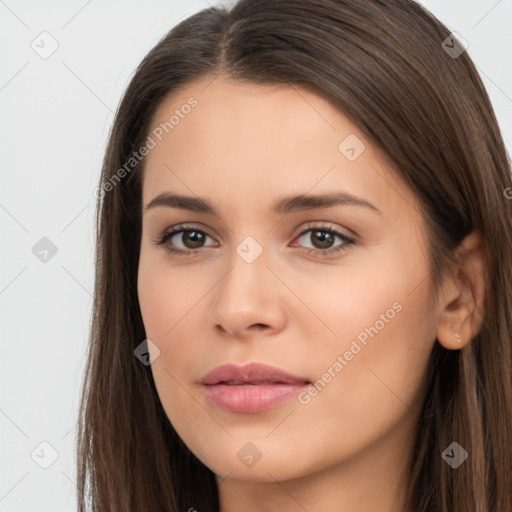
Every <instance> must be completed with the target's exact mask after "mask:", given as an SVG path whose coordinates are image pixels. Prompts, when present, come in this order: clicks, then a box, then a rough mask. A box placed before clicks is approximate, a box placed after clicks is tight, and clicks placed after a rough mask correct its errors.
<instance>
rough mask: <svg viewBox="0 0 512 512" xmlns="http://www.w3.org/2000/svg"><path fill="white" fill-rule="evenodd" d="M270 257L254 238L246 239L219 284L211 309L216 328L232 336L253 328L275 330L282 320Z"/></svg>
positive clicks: (238, 247)
mask: <svg viewBox="0 0 512 512" xmlns="http://www.w3.org/2000/svg"><path fill="white" fill-rule="evenodd" d="M269 256H270V253H269V251H268V250H267V249H264V247H263V245H262V244H260V243H259V242H258V241H256V239H255V238H253V237H246V238H245V239H243V240H242V242H240V243H239V244H238V245H237V246H236V247H235V248H234V250H233V253H232V255H231V257H230V258H229V263H228V264H229V267H230V270H229V272H228V273H227V274H226V275H225V276H224V278H223V279H221V281H220V282H219V283H218V285H217V287H216V290H215V301H214V304H213V306H212V315H213V318H212V320H213V322H214V324H218V325H221V326H222V327H223V328H224V330H226V331H229V332H234V331H243V330H244V329H245V328H247V327H250V326H251V325H253V324H265V325H267V326H271V327H276V326H277V325H278V324H279V323H280V321H281V319H280V315H281V312H280V311H279V306H278V297H279V296H280V294H279V293H278V292H277V290H276V286H278V284H279V283H278V282H276V279H275V277H274V276H273V274H272V272H270V270H269V269H268V268H267V265H269V263H270V261H269Z"/></svg>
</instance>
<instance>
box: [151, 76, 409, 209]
mask: <svg viewBox="0 0 512 512" xmlns="http://www.w3.org/2000/svg"><path fill="white" fill-rule="evenodd" d="M155 134H156V135H155ZM149 135H150V136H151V137H152V138H153V139H154V141H155V143H156V145H155V147H154V148H153V149H152V150H151V151H150V153H149V154H148V156H147V157H146V163H145V170H144V186H143V196H144V203H147V202H148V200H149V199H150V198H151V197H153V196H155V195H156V194H158V193H161V192H164V191H176V192H180V193H186V194H187V195H191V193H192V194H195V195H199V196H208V197H212V196H218V199H219V200H220V201H222V200H224V199H226V200H229V202H230V205H231V206H232V207H235V206H242V205H245V206H246V207H248V206H249V205H250V204H254V205H255V206H256V205H257V204H258V203H261V202H262V200H263V199H265V198H269V200H270V199H271V198H272V199H273V198H274V197H277V196H279V197H281V196H283V195H286V194H294V193H297V194H299V193H301V194H305V193H308V191H310V190H311V191H312V192H315V193H326V192H330V191H333V190H339V189H340V188H341V189H342V190H343V191H346V192H348V193H352V194H355V195H364V196H365V197H366V198H368V199H370V198H372V199H373V201H372V202H374V203H376V204H380V205H381V206H382V209H384V210H385V209H386V207H389V208H391V210H395V212H396V210H397V209H398V210H400V211H402V212H403V211H404V210H405V209H407V207H408V205H409V208H410V206H411V203H414V198H413V197H412V194H411V193H410V192H409V191H408V190H406V188H405V186H404V185H403V183H402V182H401V180H400V179H399V178H398V175H397V173H396V172H394V170H393V169H392V168H391V165H390V163H389V161H388V159H387V158H386V157H385V155H384V154H383V152H381V151H380V150H379V149H378V148H377V147H375V146H374V145H373V144H372V143H371V142H370V141H369V140H368V138H367V137H365V136H364V134H363V133H362V132H361V130H360V129H359V128H358V127H357V126H356V125H355V124H354V123H353V122H352V121H351V120H350V119H349V118H348V117H346V116H345V115H344V114H343V113H342V112H341V111H340V110H339V109H337V108H336V107H335V106H334V105H333V104H332V103H330V102H329V101H328V100H326V99H325V98H322V97H321V96H318V95H317V94H315V93H313V92H311V91H308V90H306V89H304V88H300V87H297V86H292V85H286V84H279V85H260V84H249V83H241V82H236V81H233V80H229V79H226V78H222V77H218V78H215V79H212V78H208V79H203V80H200V81H197V82H194V83H191V84H188V85H186V86H184V87H182V88H181V89H179V90H178V91H174V92H173V93H172V94H170V95H168V96H167V97H166V98H165V100H164V101H163V102H162V104H161V105H160V106H159V108H158V109H157V111H156V113H155V116H154V118H153V121H152V124H151V128H150V134H149ZM237 197H239V198H240V200H239V201H240V204H238V205H237ZM404 199H406V200H405V201H404ZM385 203H389V204H388V205H386V204H385Z"/></svg>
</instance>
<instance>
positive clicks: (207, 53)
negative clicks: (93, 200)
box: [79, 0, 512, 512]
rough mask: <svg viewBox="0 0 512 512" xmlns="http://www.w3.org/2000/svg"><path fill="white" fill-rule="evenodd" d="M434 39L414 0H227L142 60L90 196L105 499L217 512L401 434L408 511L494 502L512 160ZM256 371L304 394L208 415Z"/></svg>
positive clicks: (505, 397) (500, 448) (507, 387)
mask: <svg viewBox="0 0 512 512" xmlns="http://www.w3.org/2000/svg"><path fill="white" fill-rule="evenodd" d="M411 27H414V28H413V29H412V30H411ZM449 35H450V33H449V31H448V30H447V29H446V27H444V26H443V25H442V24H441V23H440V22H439V21H437V20H436V19H435V18H433V17H432V16H431V15H430V14H429V13H428V12H427V11H425V10H424V9H423V8H422V7H421V6H419V5H418V4H416V3H415V2H412V1H411V2H409V1H403V2H393V3H381V2H377V1H375V2H373V1H372V2H345V1H339V0H338V1H334V0H325V1H322V2H311V1H293V2H291V1H285V0H278V1H275V0H274V1H272V2H270V1H260V2H251V1H244V0H242V1H239V2H238V3H236V4H235V5H234V6H233V7H232V8H231V9H229V10H228V9H223V8H211V9H207V10H204V11H202V12H200V13H198V14H196V15H194V16H192V17H191V18H189V19H188V20H185V21H184V22H182V23H181V24H180V25H178V26H177V27H175V28H174V29H173V30H171V32H170V33H169V34H168V35H167V36H166V37H165V38H164V39H162V41H160V43H159V44H158V45H157V46H156V47H155V48H154V49H153V50H152V51H151V52H150V53H149V54H148V55H147V56H146V58H145V59H144V61H143V62H142V63H141V65H140V66H139V68H138V70H137V72H136V73H135V76H134V77H133V79H132V81H131V83H130V85H129V87H128V89H127V91H126V93H125V96H124V98H123V100H122V102H121V105H120V108H119V110H118V113H117V115H116V120H115V123H114V126H113V129H112V133H111V138H110V141H109V146H108V149H107V154H106V157H105V162H104V166H103V172H102V177H101V185H100V186H101V188H100V193H99V199H98V258H97V280H96V290H95V305H94V317H93V326H92V339H91V351H90V358H89V365H88V369H87V375H86V377H87V383H88V393H87V394H86V393H85V392H84V403H83V408H82V416H81V425H83V426H82V428H81V431H80V435H81V436H82V437H81V443H82V444H81V446H80V450H81V451H80V453H79V464H80V465H79V475H81V478H82V479H83V480H82V481H81V482H82V483H81V485H82V487H81V489H82V491H83V489H84V485H85V478H86V476H87V472H88V471H89V470H90V471H91V474H94V475H95V479H96V480H95V482H96V487H95V499H96V500H97V503H98V505H102V507H100V508H105V507H107V504H108V503H116V504H118V505H122V506H124V508H125V509H126V510H129V509H131V508H134V507H136V506H137V507H138V508H140V509H147V510H160V509H163V507H167V509H171V510H178V509H180V510H181V509H188V508H189V507H190V506H191V505H192V503H194V504H201V505H203V507H204V508H205V509H208V510H215V508H216V507H217V506H218V483H219V477H220V478H225V477H226V476H228V475H230V478H236V479H238V480H245V481H258V482H265V481H271V480H272V479H275V480H277V481H285V480H291V479H300V478H303V477H306V476H307V475H310V474H312V473H315V472H318V473H319V472H322V471H324V470H326V469H327V468H328V467H332V466H333V465H339V466H340V468H342V467H343V464H347V465H348V463H349V462H350V461H351V460H354V459H355V458H357V457H359V458H360V459H361V460H364V455H363V454H364V453H365V452H367V451H369V450H370V448H372V449H373V450H374V452H373V453H375V450H376V449H377V448H376V447H381V448H379V449H381V450H382V452H381V453H383V454H385V453H386V447H387V448H389V446H390V445H392V444H393V443H395V446H398V442H397V440H399V439H400V440H402V443H400V451H401V459H402V460H403V463H404V465H403V468H401V470H403V471H404V475H408V477H409V478H410V483H409V485H408V489H409V493H408V495H407V500H408V504H409V508H410V509H411V510H421V511H425V512H426V511H427V510H431V509H436V510H441V511H443V512H445V511H448V510H452V509H455V510H475V511H476V510H483V511H486V512H491V511H494V510H496V511H497V510H504V509H506V507H507V506H509V505H510V499H511V496H510V493H509V494H507V492H509V491H507V487H506V482H507V478H508V479H509V480H510V477H511V475H510V462H511V461H510V455H507V448H508V443H509V442H510V435H511V434H510V428H511V426H512V423H511V417H510V416H511V412H510V406H509V404H510V401H511V400H512V389H511V353H510V340H511V337H510V334H511V332H512V326H511V324H510V314H509V313H510V311H511V309H512V277H511V276H512V259H511V248H512V234H511V231H512V230H511V229H510V228H511V226H512V202H511V201H510V200H507V194H506V193H505V191H506V190H507V189H509V187H511V177H510V165H509V161H508V159H507V154H506V151H505V148H504V144H503V141H502V138H501V134H500V132H499V129H498V125H497V122H496V119H495V116H494V114H493V110H492V107H491V105H490V102H489V99H488V97H487V94H486V92H485V89H484V87H483V85H482V83H481V81H480V79H479V77H478V75H477V73H476V71H475V68H474V66H473V64H472V63H471V60H470V58H469V56H468V55H467V53H466V52H463V53H462V54H460V55H459V56H458V57H457V58H454V57H453V55H450V53H448V52H447V51H445V49H444V48H443V46H442V43H443V41H445V40H446V39H447V38H448V37H449ZM141 148H145V149H144V150H142V149H141ZM122 169H124V172H120V171H121V170H122ZM510 190H512V189H510ZM166 194H167V196H166ZM171 194H174V198H171V197H169V195H171ZM177 195H179V196H188V197H189V199H188V201H187V200H185V199H184V198H183V197H180V198H177V197H176V196H177ZM335 195H337V197H338V199H340V195H343V197H342V200H341V201H338V203H336V204H334V203H332V201H331V203H330V204H327V202H328V201H327V199H326V196H330V198H331V199H332V198H333V197H334V196H335ZM294 196H298V197H299V198H298V199H297V198H295V199H294V200H293V201H290V200H289V199H290V198H292V197H294ZM320 196H324V197H323V199H321V198H320ZM190 199H192V200H193V201H191V200H190ZM199 199H201V200H202V202H200V201H199ZM287 199H288V201H286V200H287ZM322 202H323V204H321V203H322ZM192 203H194V204H193V207H192V206H191V204H192ZM206 203H207V204H206ZM298 206H302V207H301V208H298ZM178 228H179V229H181V231H180V230H179V229H178ZM172 230H176V231H177V232H178V234H175V233H174V234H173V233H170V231H172ZM184 230H188V233H189V234H191V232H192V234H193V235H194V236H192V237H187V236H182V234H183V231H184ZM319 234H320V236H319V237H317V236H316V235H319ZM326 242H327V243H326ZM185 243H188V245H184V244H185ZM331 247H334V248H337V249H338V250H337V251H335V250H332V249H330V248H331ZM170 249H174V251H176V250H178V251H182V252H181V253H178V252H171V251H170ZM329 250H330V252H328V251H329ZM183 251H188V252H187V253H186V254H184V253H183ZM147 339H149V340H151V346H150V349H151V350H153V359H154V360H153V361H152V364H151V365H147V366H146V365H145V364H142V363H141V361H140V360H139V359H138V358H137V357H135V356H134V351H137V350H138V347H139V346H140V344H141V343H142V342H143V340H147ZM340 357H341V359H340ZM248 361H258V362H262V363H267V364H270V365H273V366H278V367H280V368H283V369H285V370H286V371H288V372H289V373H292V374H294V375H297V376H300V377H301V378H303V379H304V380H306V381H307V382H308V383H309V385H308V386H306V387H305V388H304V389H303V390H302V391H301V393H300V394H298V396H297V397H296V399H294V400H289V401H288V402H286V403H284V404H282V405H280V406H278V407H274V408H271V409H269V410H265V411H262V412H259V413H256V414H240V413H237V414H235V413H233V412H228V411H225V410H223V409H220V408H218V407H217V406H215V405H214V404H212V402H211V400H209V399H208V396H207V394H206V393H205V390H204V386H202V385H201V380H202V378H203V377H204V376H205V375H206V374H207V373H208V372H209V371H210V370H212V369H213V368H215V367H216V366H218V365H220V364H224V363H227V362H235V363H238V364H243V363H246V362H248ZM107 412H108V413H109V414H110V415H109V416H107V419H105V414H106V413H107ZM100 421H101V425H102V426H101V427H100V426H99V424H100V423H99V422H100ZM503 425H506V426H507V428H508V430H507V429H503ZM500 426H501V428H500ZM120 433H121V434H120ZM212 439H214V440H215V442H214V443H212ZM453 441H456V442H458V443H459V444H460V445H461V446H463V447H464V449H465V450H466V451H467V452H468V453H469V454H470V456H469V457H468V460H467V462H466V463H464V464H463V465H461V466H460V467H459V468H457V472H455V471H454V470H453V469H452V468H451V467H450V466H449V465H448V464H446V462H445V461H444V460H443V458H442V457H441V456H440V454H441V453H442V452H443V451H444V450H445V449H446V448H447V447H448V446H449V445H450V444H451V443H452V442H453ZM246 452H247V453H246ZM244 455H250V456H252V457H254V458H258V459H259V460H258V462H257V463H254V464H244V463H242V459H243V456H244ZM367 462H369V461H367ZM507 471H508V473H507ZM432 489H435V491H434V492H432ZM468 489H471V490H472V492H471V493H469V492H467V491H468ZM192 500H193V501H192ZM507 500H508V501H507ZM185 507H186V508H185ZM493 507H494V508H493Z"/></svg>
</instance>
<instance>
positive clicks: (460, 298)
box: [437, 232, 488, 350]
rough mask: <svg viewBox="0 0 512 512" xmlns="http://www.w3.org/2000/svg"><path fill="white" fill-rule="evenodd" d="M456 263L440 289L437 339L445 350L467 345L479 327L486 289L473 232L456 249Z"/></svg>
mask: <svg viewBox="0 0 512 512" xmlns="http://www.w3.org/2000/svg"><path fill="white" fill-rule="evenodd" d="M455 257H456V259H457V264H456V265H455V266H454V269H453V271H452V273H451V274H450V276H448V277H447V278H446V281H445V283H444V284H443V286H442V287H441V292H440V293H441V296H440V300H439V302H438V303H439V312H438V324H437V340H438V341H439V343H440V344H441V345H442V346H443V347H444V348H446V349H448V350H458V349H460V348H463V347H465V346H466V345H468V344H469V343H470V342H471V340H472V339H473V338H474V337H475V336H476V335H477V334H478V332H479V331H480V329H481V327H482V322H483V312H484V303H485V297H486V290H487V269H488V267H487V261H488V259H487V257H486V252H485V247H484V243H483V240H482V237H481V236H480V235H479V234H478V233H476V232H473V233H471V234H469V235H468V236H467V237H466V238H465V239H464V240H463V241H462V242H461V244H460V245H459V246H458V247H457V249H456V253H455Z"/></svg>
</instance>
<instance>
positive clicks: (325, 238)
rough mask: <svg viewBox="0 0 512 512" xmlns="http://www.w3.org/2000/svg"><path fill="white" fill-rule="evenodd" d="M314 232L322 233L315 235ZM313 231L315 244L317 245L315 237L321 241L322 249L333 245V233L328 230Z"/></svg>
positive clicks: (312, 239) (312, 238)
mask: <svg viewBox="0 0 512 512" xmlns="http://www.w3.org/2000/svg"><path fill="white" fill-rule="evenodd" d="M313 233H316V234H318V233H320V236H315V237H313ZM313 233H312V234H311V241H312V242H313V244H314V245H317V244H316V243H315V239H314V238H316V241H317V242H319V244H320V248H321V249H326V248H327V249H328V248H329V247H330V246H331V245H332V235H331V234H330V233H328V232H327V231H313Z"/></svg>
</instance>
